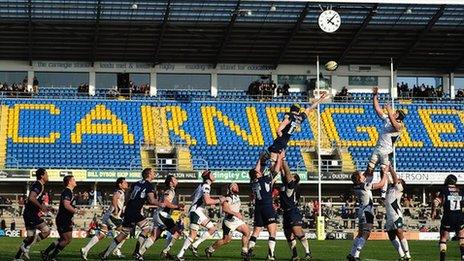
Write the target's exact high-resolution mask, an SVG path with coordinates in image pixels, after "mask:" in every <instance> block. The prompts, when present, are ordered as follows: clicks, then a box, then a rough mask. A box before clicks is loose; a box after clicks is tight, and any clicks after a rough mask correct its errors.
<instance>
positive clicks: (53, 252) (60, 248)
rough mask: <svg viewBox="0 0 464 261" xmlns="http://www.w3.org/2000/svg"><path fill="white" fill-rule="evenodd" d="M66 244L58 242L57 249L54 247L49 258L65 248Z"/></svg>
mask: <svg viewBox="0 0 464 261" xmlns="http://www.w3.org/2000/svg"><path fill="white" fill-rule="evenodd" d="M64 247H65V246H62V245H60V244H57V245H56V246H55V249H53V251H52V252H51V253H50V255H49V259H53V258H55V257H56V256H57V255H58V254H59V253H60V252H61V251H62V250H63V249H64Z"/></svg>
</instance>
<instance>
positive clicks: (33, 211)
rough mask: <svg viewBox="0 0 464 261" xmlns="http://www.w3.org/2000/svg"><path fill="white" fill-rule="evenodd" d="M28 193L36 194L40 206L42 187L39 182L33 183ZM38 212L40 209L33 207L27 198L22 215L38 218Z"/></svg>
mask: <svg viewBox="0 0 464 261" xmlns="http://www.w3.org/2000/svg"><path fill="white" fill-rule="evenodd" d="M29 191H30V192H35V193H36V194H37V201H38V202H39V203H40V204H42V203H43V192H44V186H43V185H42V183H40V181H35V182H34V183H32V185H31V186H30V188H29ZM30 192H29V193H30ZM39 212H40V209H39V208H38V207H37V206H36V205H34V204H33V203H32V202H30V201H29V198H28V200H27V202H26V205H25V207H24V213H25V214H27V216H29V215H34V216H38V215H39Z"/></svg>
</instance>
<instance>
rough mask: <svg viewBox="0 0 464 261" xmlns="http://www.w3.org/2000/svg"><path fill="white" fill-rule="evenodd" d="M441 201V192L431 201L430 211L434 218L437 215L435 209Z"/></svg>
mask: <svg viewBox="0 0 464 261" xmlns="http://www.w3.org/2000/svg"><path fill="white" fill-rule="evenodd" d="M442 203H443V194H442V193H439V194H438V195H437V197H435V199H434V200H433V203H432V213H430V214H431V218H432V219H435V218H436V217H437V209H438V207H440V206H441V204H442Z"/></svg>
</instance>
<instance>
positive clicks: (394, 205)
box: [385, 183, 403, 222]
mask: <svg viewBox="0 0 464 261" xmlns="http://www.w3.org/2000/svg"><path fill="white" fill-rule="evenodd" d="M402 196H403V185H401V183H397V184H396V185H393V184H390V185H388V189H387V194H386V196H385V210H386V216H387V217H386V218H387V220H391V221H393V222H394V221H396V220H397V219H398V218H403V210H402V209H401V197H402Z"/></svg>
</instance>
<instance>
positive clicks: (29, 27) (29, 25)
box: [27, 0, 34, 66]
mask: <svg viewBox="0 0 464 261" xmlns="http://www.w3.org/2000/svg"><path fill="white" fill-rule="evenodd" d="M27 15H28V20H27V30H28V32H27V41H28V43H27V56H28V57H27V58H28V60H29V66H32V48H33V43H34V41H33V40H32V32H33V28H32V0H29V1H28V2H27Z"/></svg>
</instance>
